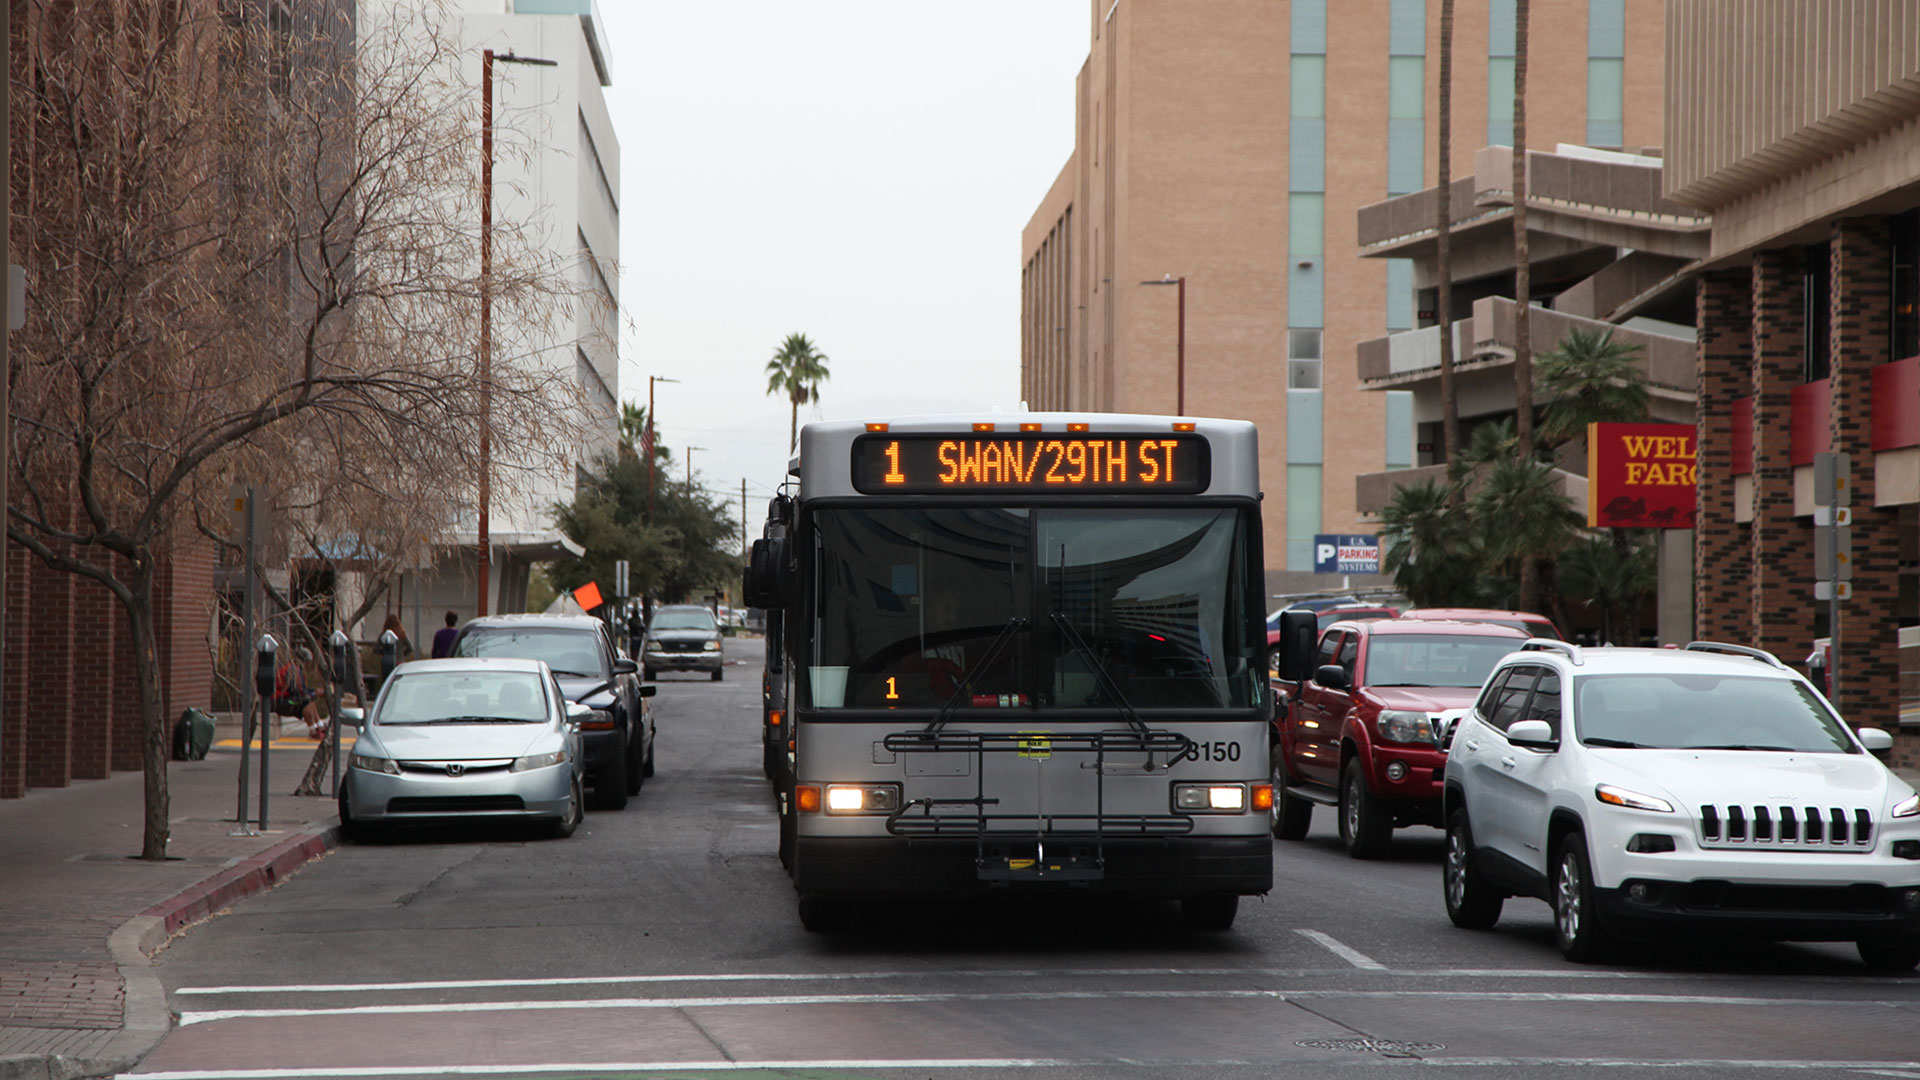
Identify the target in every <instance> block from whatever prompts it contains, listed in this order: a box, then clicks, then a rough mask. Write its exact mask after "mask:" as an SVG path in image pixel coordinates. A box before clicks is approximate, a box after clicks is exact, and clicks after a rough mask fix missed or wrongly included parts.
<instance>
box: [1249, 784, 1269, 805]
mask: <svg viewBox="0 0 1920 1080" xmlns="http://www.w3.org/2000/svg"><path fill="white" fill-rule="evenodd" d="M1253 808H1254V809H1255V810H1271V809H1273V785H1272V784H1255V785H1253Z"/></svg>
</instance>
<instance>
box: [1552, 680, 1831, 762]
mask: <svg viewBox="0 0 1920 1080" xmlns="http://www.w3.org/2000/svg"><path fill="white" fill-rule="evenodd" d="M1575 685H1576V686H1577V688H1578V689H1577V691H1576V697H1575V705H1574V720H1573V722H1574V728H1575V730H1576V731H1578V732H1579V734H1580V741H1581V742H1583V743H1586V744H1587V745H1589V746H1611V747H1628V748H1642V749H1662V750H1774V751H1793V752H1797V753H1812V754H1836V753H1847V752H1850V751H1851V750H1852V749H1853V743H1852V741H1851V740H1849V739H1848V738H1847V736H1846V733H1845V732H1844V731H1842V730H1841V728H1840V724H1839V722H1838V721H1837V720H1835V719H1834V717H1833V714H1832V713H1830V712H1828V711H1827V709H1826V707H1825V706H1824V705H1822V704H1821V703H1820V701H1819V700H1818V699H1817V698H1816V697H1815V696H1814V693H1813V691H1812V690H1811V689H1809V688H1808V687H1807V686H1806V685H1805V684H1803V683H1800V682H1798V681H1795V680H1792V679H1769V678H1753V677H1750V676H1728V675H1590V676H1587V677H1585V678H1583V679H1580V680H1579V681H1578V682H1577V683H1576V684H1575Z"/></svg>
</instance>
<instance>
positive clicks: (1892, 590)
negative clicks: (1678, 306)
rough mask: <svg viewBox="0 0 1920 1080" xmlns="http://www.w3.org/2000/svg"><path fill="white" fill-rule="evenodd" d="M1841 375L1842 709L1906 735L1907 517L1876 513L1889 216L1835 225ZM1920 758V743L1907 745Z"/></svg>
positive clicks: (1833, 415) (1836, 433) (1836, 411)
mask: <svg viewBox="0 0 1920 1080" xmlns="http://www.w3.org/2000/svg"><path fill="white" fill-rule="evenodd" d="M1831 239H1832V243H1831V244H1830V245H1829V249H1828V250H1829V251H1830V252H1831V256H1832V260H1833V261H1832V270H1833V273H1832V282H1833V295H1832V303H1833V318H1832V328H1833V348H1832V356H1833V371H1832V375H1831V377H1830V381H1829V382H1828V391H1829V393H1830V395H1831V397H1830V408H1829V413H1828V415H1829V418H1830V420H1831V425H1832V426H1831V435H1832V439H1833V444H1832V445H1833V449H1834V450H1835V451H1836V452H1838V451H1844V452H1846V453H1847V454H1850V455H1852V459H1853V460H1852V464H1853V470H1852V471H1853V563H1854V570H1853V599H1851V600H1843V601H1841V603H1840V656H1839V667H1840V695H1841V696H1840V709H1841V712H1842V713H1843V714H1844V715H1845V716H1846V718H1847V719H1848V720H1849V721H1851V722H1853V723H1855V724H1871V725H1873V726H1875V727H1880V728H1885V729H1886V730H1887V731H1898V730H1899V724H1900V698H1899V695H1898V694H1897V693H1894V692H1892V689H1891V688H1893V687H1897V686H1899V685H1900V630H1899V626H1900V611H1899V603H1900V517H1899V511H1898V510H1897V509H1895V508H1893V507H1886V508H1884V509H1876V508H1875V507H1874V505H1873V501H1874V467H1873V445H1872V433H1873V369H1874V368H1875V367H1877V366H1879V365H1881V364H1884V363H1886V362H1887V361H1888V360H1891V359H1892V356H1891V355H1889V352H1890V345H1891V343H1890V342H1889V341H1888V332H1889V330H1890V329H1891V327H1890V320H1891V317H1892V310H1891V299H1892V298H1891V292H1890V282H1889V276H1890V271H1891V268H1892V262H1893V252H1892V244H1891V240H1892V235H1891V231H1890V227H1889V223H1888V221H1887V219H1886V218H1882V217H1865V218H1849V219H1847V220H1845V221H1838V222H1835V223H1834V225H1833V231H1832V238H1831ZM1903 749H1904V750H1906V752H1907V753H1909V754H1912V753H1914V752H1915V751H1920V744H1916V745H1914V746H1910V747H1904V748H1903Z"/></svg>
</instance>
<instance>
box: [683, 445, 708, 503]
mask: <svg viewBox="0 0 1920 1080" xmlns="http://www.w3.org/2000/svg"><path fill="white" fill-rule="evenodd" d="M705 449H706V447H704V446H689V447H687V493H688V494H689V495H691V494H692V493H693V452H694V451H695V450H705Z"/></svg>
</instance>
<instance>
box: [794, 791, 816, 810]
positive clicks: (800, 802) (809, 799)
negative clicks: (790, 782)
mask: <svg viewBox="0 0 1920 1080" xmlns="http://www.w3.org/2000/svg"><path fill="white" fill-rule="evenodd" d="M793 805H794V806H795V807H796V808H797V809H799V811H800V812H801V813H803V814H817V813H819V812H820V789H819V787H817V786H816V785H813V784H801V785H799V786H797V787H795V788H794V789H793Z"/></svg>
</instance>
